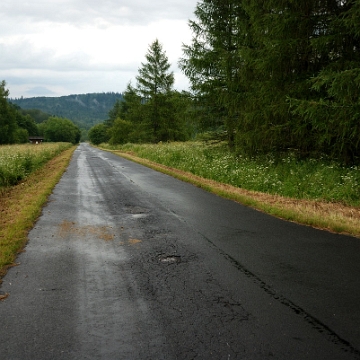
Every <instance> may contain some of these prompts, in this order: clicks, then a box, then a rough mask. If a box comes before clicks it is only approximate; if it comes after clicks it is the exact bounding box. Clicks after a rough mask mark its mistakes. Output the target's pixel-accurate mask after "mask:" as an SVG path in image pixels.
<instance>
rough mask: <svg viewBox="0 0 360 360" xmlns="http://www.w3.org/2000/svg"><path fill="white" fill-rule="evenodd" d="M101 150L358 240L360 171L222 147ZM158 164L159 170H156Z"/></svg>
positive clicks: (195, 145)
mask: <svg viewBox="0 0 360 360" xmlns="http://www.w3.org/2000/svg"><path fill="white" fill-rule="evenodd" d="M101 148H103V149H106V150H110V151H114V152H115V153H117V154H119V155H121V156H124V157H127V158H129V159H131V160H134V161H137V162H139V163H142V164H144V165H147V166H150V167H152V168H154V169H157V170H160V171H162V172H165V173H168V174H170V175H173V176H176V177H178V178H180V179H182V180H185V181H189V182H191V183H193V184H195V185H197V186H200V187H203V188H205V189H206V190H210V191H212V192H214V193H217V194H219V195H221V196H224V197H227V198H230V199H233V200H236V201H239V202H241V203H243V204H245V205H249V206H252V207H254V208H256V209H259V210H262V211H265V212H268V213H270V214H273V215H275V216H278V217H281V218H284V219H287V220H292V221H296V222H299V223H302V224H307V225H311V226H314V227H318V228H325V229H328V230H331V231H334V232H344V233H349V234H351V235H355V236H360V207H359V205H360V193H359V184H360V168H359V167H357V166H343V165H340V164H339V163H336V162H334V161H332V160H331V159H328V158H325V157H324V158H322V159H311V158H307V159H299V158H298V157H297V156H296V153H291V152H287V153H286V154H284V155H283V156H279V155H278V156H277V157H275V156H274V155H261V156H258V157H251V158H250V157H244V156H240V155H235V154H233V153H230V152H229V150H228V148H227V146H226V144H224V143H215V144H214V143H213V144H211V143H204V142H185V143H164V144H157V145H155V144H142V145H139V144H125V145H117V146H114V145H109V144H101ZM157 164H160V165H157Z"/></svg>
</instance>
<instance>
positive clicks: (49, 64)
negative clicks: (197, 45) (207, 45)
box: [0, 0, 196, 97]
mask: <svg viewBox="0 0 360 360" xmlns="http://www.w3.org/2000/svg"><path fill="white" fill-rule="evenodd" d="M195 5H196V1H194V0H183V1H179V0H172V1H166V2H164V1H152V2H147V1H142V0H133V1H119V0H102V1H98V0H96V1H95V0H71V1H68V0H51V1H48V2H46V1H39V0H34V1H32V2H24V1H23V0H5V1H4V3H2V6H1V8H0V16H1V17H2V19H4V21H2V22H1V24H0V33H1V34H2V37H0V54H1V56H0V73H1V75H0V76H1V78H3V79H5V80H6V81H7V87H8V88H9V90H10V93H11V94H10V96H12V97H20V96H22V95H23V96H33V95H31V94H34V93H38V95H47V94H53V95H54V96H57V95H59V96H60V95H68V94H72V93H84V92H98V91H100V92H107V91H123V90H125V88H126V85H127V83H128V82H129V81H130V80H133V81H134V80H135V76H136V75H137V70H138V68H139V66H140V64H141V62H144V61H145V54H146V52H147V49H148V46H149V45H150V44H151V43H152V42H153V41H154V40H155V39H156V38H157V39H159V41H160V42H161V43H162V44H163V49H164V50H165V51H166V54H167V56H168V58H169V61H170V63H172V70H173V71H174V72H175V85H176V87H178V88H179V89H181V90H182V89H185V88H186V87H187V80H186V78H185V77H184V76H183V74H181V73H180V71H179V69H178V68H177V61H178V60H179V58H180V56H181V55H182V51H181V45H182V43H189V41H190V39H191V33H190V29H189V27H188V25H187V23H188V18H190V17H192V14H193V11H194V9H195ZM14 24H16V26H14ZM0 80H2V79H0ZM41 91H43V93H42V94H41Z"/></svg>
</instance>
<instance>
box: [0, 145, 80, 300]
mask: <svg viewBox="0 0 360 360" xmlns="http://www.w3.org/2000/svg"><path fill="white" fill-rule="evenodd" d="M75 148H76V147H75V146H72V145H71V144H64V143H58V144H41V145H37V146H36V145H32V146H30V145H12V146H2V147H0V164H2V165H1V167H0V169H1V170H0V172H1V174H4V172H3V171H4V169H6V174H5V176H4V175H2V177H3V178H4V177H5V178H6V179H7V180H6V179H5V181H4V180H2V181H3V183H2V186H1V187H0V279H1V277H2V276H3V275H5V273H6V270H7V269H8V268H9V267H10V266H14V265H16V264H15V263H14V261H15V258H16V255H17V254H18V253H19V252H20V251H21V250H22V249H23V247H24V246H25V244H26V242H27V234H28V231H29V230H30V229H31V228H32V227H33V225H34V222H35V221H36V219H37V218H38V216H39V215H40V213H41V209H42V206H43V205H44V204H45V202H46V200H47V197H48V196H49V195H50V193H51V191H52V189H53V188H54V186H55V185H56V184H57V182H58V181H59V179H60V178H61V176H62V174H63V172H64V171H65V169H66V167H67V165H68V164H69V161H70V158H71V155H72V153H73V151H74V150H75ZM16 181H17V182H16ZM14 182H16V184H15V185H14ZM5 185H6V186H5ZM10 185H12V186H10ZM0 281H1V280H0ZM0 300H1V298H0Z"/></svg>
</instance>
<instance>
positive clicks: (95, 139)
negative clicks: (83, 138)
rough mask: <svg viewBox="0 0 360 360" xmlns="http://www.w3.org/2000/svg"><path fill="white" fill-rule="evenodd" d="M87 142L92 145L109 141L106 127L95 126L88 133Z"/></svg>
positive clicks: (102, 125) (103, 125)
mask: <svg viewBox="0 0 360 360" xmlns="http://www.w3.org/2000/svg"><path fill="white" fill-rule="evenodd" d="M88 137H89V140H90V141H91V142H92V143H93V144H94V145H99V144H101V143H106V142H108V141H109V138H110V137H109V135H108V127H107V126H106V125H105V124H96V125H94V126H93V127H92V128H91V129H90V130H89V132H88Z"/></svg>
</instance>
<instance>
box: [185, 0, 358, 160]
mask: <svg viewBox="0 0 360 360" xmlns="http://www.w3.org/2000/svg"><path fill="white" fill-rule="evenodd" d="M359 15H360V1H359V0H352V1H351V0H343V1H338V0H331V1H328V0H320V1H312V0H304V1H290V0H288V1H283V0H269V1H266V2H264V1H260V0H242V1H238V0H236V1H235V0H201V1H199V2H198V4H197V6H196V10H195V16H196V19H195V20H192V21H190V22H189V26H190V28H191V30H192V32H193V39H192V42H191V44H188V45H184V46H183V58H182V59H181V60H180V63H179V64H180V67H181V69H182V70H183V71H184V73H185V74H186V75H187V76H188V77H189V80H190V82H191V87H192V91H193V93H194V96H195V99H196V101H197V103H198V107H197V108H198V110H199V113H200V114H201V115H202V117H203V118H205V119H206V120H207V123H206V122H205V125H207V126H209V127H211V126H218V127H220V126H224V128H225V129H226V131H227V134H228V139H229V144H230V145H232V146H234V147H235V149H236V151H238V152H243V153H247V154H257V153H259V152H268V151H272V152H278V151H285V150H287V149H293V150H294V151H297V152H298V153H299V155H300V156H310V155H314V154H318V155H320V154H322V153H327V154H331V155H332V156H333V157H336V158H338V159H339V160H341V161H343V162H346V163H348V162H354V161H359V155H360V140H359V139H360V126H359V111H358V109H359V79H360V76H359V74H360V70H359V69H360V67H359V64H360V63H359V60H360V58H359V56H360V52H359V50H360V49H359V43H360V42H359V36H360V27H359V21H358V18H359ZM209 113H210V114H212V117H213V118H211V117H209V116H208V114H209Z"/></svg>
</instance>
